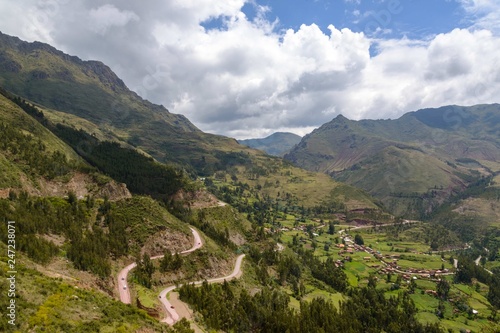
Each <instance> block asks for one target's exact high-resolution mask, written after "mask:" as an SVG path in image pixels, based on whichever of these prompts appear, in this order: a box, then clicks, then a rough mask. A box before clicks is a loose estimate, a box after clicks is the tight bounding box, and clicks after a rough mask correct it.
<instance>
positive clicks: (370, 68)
mask: <svg viewBox="0 0 500 333" xmlns="http://www.w3.org/2000/svg"><path fill="white" fill-rule="evenodd" d="M464 1H465V0H464ZM26 2H28V1H26ZM48 3H52V4H55V5H54V6H52V7H50V10H49V9H48V8H49V7H47V4H48ZM248 3H249V4H251V5H253V6H256V10H257V12H258V15H257V16H256V18H255V19H254V20H249V19H248V18H247V17H246V16H245V14H243V13H242V11H241V8H242V6H243V5H244V4H245V1H244V0H231V1H217V0H203V1H201V0H197V1H194V0H175V1H174V0H172V1H151V2H148V3H144V2H138V1H119V0H114V1H107V3H106V4H103V2H102V1H100V0H99V1H97V0H87V1H83V0H75V1H71V2H69V1H68V0H38V1H37V2H36V1H32V2H31V4H32V5H31V6H28V5H26V4H25V5H24V6H21V5H19V4H17V2H9V3H1V4H0V22H1V23H0V30H2V31H3V32H5V33H9V34H14V35H18V36H19V37H21V38H25V39H28V40H33V39H39V40H42V41H45V42H50V43H51V44H53V45H54V46H55V47H58V48H61V49H63V51H65V52H68V53H71V54H75V55H78V56H80V57H82V58H85V59H98V60H101V61H103V62H105V63H106V64H108V65H110V66H111V68H113V69H114V70H115V71H116V72H117V73H118V75H119V76H121V77H122V78H123V79H124V81H125V82H126V83H127V85H128V86H129V87H130V88H132V89H133V90H135V91H137V92H138V93H139V94H140V95H142V96H143V97H145V98H148V99H150V100H152V101H153V102H156V103H161V104H163V105H165V106H167V107H168V108H169V109H170V111H171V112H175V113H182V114H185V115H186V116H188V118H189V119H190V120H191V121H193V122H194V123H195V124H196V125H197V126H198V127H200V128H201V129H203V130H206V131H210V132H214V133H220V134H225V135H230V136H234V137H239V138H242V137H256V136H265V135H268V134H271V133H272V132H274V131H277V130H280V131H286V130H290V131H294V132H295V133H298V134H301V135H303V134H305V133H306V132H307V131H310V130H311V129H312V128H314V127H316V126H320V125H321V124H323V123H325V122H327V121H330V120H331V119H332V118H334V117H335V116H336V115H337V114H339V113H342V114H344V115H345V116H347V117H349V118H353V119H361V118H388V117H398V116H400V115H402V114H403V113H404V112H408V111H412V110H416V109H419V108H422V107H434V106H440V105H446V104H465V105H470V104H478V103H490V102H498V99H497V97H496V92H498V91H499V88H500V72H499V68H500V66H498V65H499V64H500V59H499V57H500V54H499V53H498V51H497V50H499V49H500V38H499V37H498V35H496V33H495V31H494V30H491V31H489V30H487V29H486V24H483V23H481V20H483V19H484V18H485V17H488V15H491V13H489V14H488V13H487V11H486V10H485V12H484V13H483V12H481V11H478V10H479V9H481V10H483V9H482V8H490V7H488V6H491V5H492V4H493V6H495V3H494V2H493V1H487V0H481V1H480V0H470V1H467V3H465V2H464V6H465V8H467V10H468V12H469V13H470V15H472V11H473V9H474V8H476V12H478V13H479V12H480V13H483V14H481V15H479V14H478V21H477V22H475V24H474V26H473V29H469V30H467V29H457V30H453V31H450V32H448V33H445V34H440V35H437V36H434V37H433V38H431V39H429V40H425V41H418V40H408V39H400V40H394V39H393V40H387V39H382V38H378V39H374V38H373V37H370V38H369V37H367V36H366V35H364V34H363V33H354V32H352V31H351V30H349V29H340V30H339V29H337V28H335V27H334V26H329V27H328V31H327V32H326V33H325V32H323V31H322V30H320V29H319V28H318V27H317V26H316V25H314V24H313V25H302V26H301V27H300V28H299V29H297V30H288V31H276V29H275V27H276V23H277V22H268V21H267V20H266V19H265V14H266V12H267V11H268V10H269V8H266V7H259V5H258V4H257V3H256V2H254V1H250V2H248ZM44 8H45V9H44ZM491 8H496V7H491ZM23 11H24V12H26V13H28V14H29V13H31V14H29V15H27V16H25V17H23V16H19V17H20V18H21V20H20V21H15V20H11V19H10V16H12V15H11V14H6V13H20V12H23ZM498 12H500V11H496V13H498ZM30 15H31V16H30ZM32 15H39V16H40V15H41V17H43V18H44V21H43V24H42V23H40V22H42V21H40V22H38V21H36V22H35V23H36V24H35V25H33V23H32V21H33V16H32ZM212 19H219V20H221V21H223V22H224V24H225V26H224V27H222V28H221V29H211V30H207V29H205V28H204V27H203V26H202V25H201V24H202V22H207V21H209V20H212ZM480 23H481V24H482V25H481V26H480V25H479V24H480ZM26 27H30V29H27V28H26ZM370 47H376V48H377V53H376V54H377V55H376V56H372V57H370V52H369V49H370Z"/></svg>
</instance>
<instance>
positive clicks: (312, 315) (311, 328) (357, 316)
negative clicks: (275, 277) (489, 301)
mask: <svg viewBox="0 0 500 333" xmlns="http://www.w3.org/2000/svg"><path fill="white" fill-rule="evenodd" d="M179 292H180V297H181V299H182V300H183V301H185V302H187V303H189V304H191V306H192V307H193V308H194V310H195V311H197V312H199V313H200V314H201V315H202V316H203V320H204V322H205V323H206V324H207V325H208V326H209V327H210V328H211V329H214V330H223V331H226V332H290V333H294V332H296V333H299V332H315V333H316V332H318V333H320V332H321V333H323V332H368V333H370V332H377V333H378V332H388V333H396V332H397V333H399V332H415V333H417V332H418V333H420V332H422V333H424V332H425V333H427V332H428V333H433V332H441V330H440V328H439V326H438V325H437V324H435V325H422V324H420V323H419V322H418V321H417V319H416V318H415V314H416V312H417V310H416V308H415V306H414V304H413V302H412V301H411V299H410V297H409V296H408V295H407V294H406V293H401V294H400V295H399V296H398V297H390V298H387V297H385V295H384V293H383V291H380V290H376V289H375V288H357V289H352V290H350V291H349V293H348V296H349V297H348V298H347V300H346V301H345V302H342V303H341V304H340V306H339V308H338V309H337V308H336V307H335V306H334V305H333V304H332V303H331V302H329V301H326V300H324V299H323V298H316V299H313V300H312V301H311V302H301V304H300V311H296V310H293V309H292V308H291V307H290V306H289V297H288V295H287V294H285V293H282V292H280V291H278V290H271V289H268V288H264V289H262V290H261V291H260V292H258V293H257V294H255V295H253V296H251V295H249V294H248V292H247V291H246V290H243V291H242V292H241V293H240V294H239V295H237V294H236V293H235V292H233V291H232V288H231V286H230V285H229V284H228V283H227V282H225V283H224V284H222V285H209V284H208V283H206V282H205V283H204V284H203V285H202V286H201V287H199V288H198V287H195V286H194V285H184V286H182V287H181V288H180V291H179Z"/></svg>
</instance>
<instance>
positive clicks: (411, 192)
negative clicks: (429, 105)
mask: <svg viewBox="0 0 500 333" xmlns="http://www.w3.org/2000/svg"><path fill="white" fill-rule="evenodd" d="M499 109H500V106H499V105H496V104H494V105H478V106H474V107H468V108H465V107H458V106H451V107H443V108H439V109H429V110H421V111H417V112H412V113H408V114H406V115H404V116H402V117H401V118H399V119H396V120H361V121H351V120H348V119H347V118H345V117H343V116H338V117H337V118H335V119H334V120H332V121H331V122H329V123H327V124H325V125H323V126H321V127H320V128H318V129H317V130H315V131H313V132H312V133H311V134H309V135H307V136H306V137H304V139H303V140H302V141H301V142H300V143H299V144H298V145H297V146H296V147H295V148H294V149H293V150H292V151H291V152H290V153H289V154H287V155H286V156H285V159H287V160H289V161H291V162H293V163H294V164H296V165H298V166H301V167H304V168H306V169H309V170H314V171H320V172H324V173H327V174H329V175H331V176H333V177H334V178H335V179H338V180H341V181H345V182H347V183H348V184H351V185H354V186H357V187H360V188H362V189H364V190H366V191H368V192H369V193H370V194H372V195H373V196H375V197H376V198H379V199H380V200H382V201H383V202H384V204H385V205H386V206H387V207H388V208H389V209H390V210H391V211H392V212H393V213H395V214H406V215H407V216H413V217H416V216H420V215H422V214H426V213H429V212H430V211H432V209H433V208H434V207H435V206H437V205H439V204H440V203H442V202H444V201H445V200H447V198H449V197H450V196H453V195H455V194H456V193H458V192H461V191H462V190H464V189H465V188H466V187H467V186H468V185H469V184H471V183H472V182H473V181H475V180H477V179H479V178H480V177H481V176H487V175H491V174H493V173H494V172H497V171H499V169H498V165H497V163H498V161H499V160H500V139H499V135H498V133H499V131H500V123H499V122H498V119H497V118H498V112H499Z"/></svg>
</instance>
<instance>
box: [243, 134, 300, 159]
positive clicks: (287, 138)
mask: <svg viewBox="0 0 500 333" xmlns="http://www.w3.org/2000/svg"><path fill="white" fill-rule="evenodd" d="M301 139H302V137H300V136H299V135H297V134H294V133H289V132H275V133H273V134H271V135H269V136H267V137H265V138H259V139H244V140H238V143H240V144H242V145H245V146H248V147H250V148H255V149H259V150H263V151H265V152H266V153H268V154H270V155H274V156H283V155H284V154H285V153H287V152H288V151H289V150H290V149H292V148H293V146H294V145H296V144H297V143H299V142H300V140H301Z"/></svg>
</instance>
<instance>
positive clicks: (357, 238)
mask: <svg viewBox="0 0 500 333" xmlns="http://www.w3.org/2000/svg"><path fill="white" fill-rule="evenodd" d="M354 243H356V244H358V245H364V244H365V241H364V240H363V237H362V236H361V235H360V234H356V235H355V236H354Z"/></svg>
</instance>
